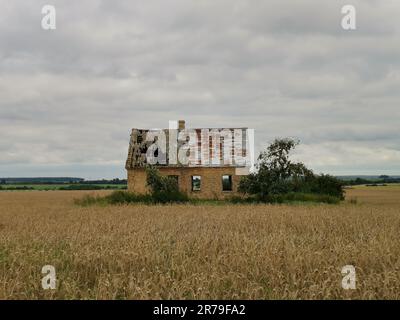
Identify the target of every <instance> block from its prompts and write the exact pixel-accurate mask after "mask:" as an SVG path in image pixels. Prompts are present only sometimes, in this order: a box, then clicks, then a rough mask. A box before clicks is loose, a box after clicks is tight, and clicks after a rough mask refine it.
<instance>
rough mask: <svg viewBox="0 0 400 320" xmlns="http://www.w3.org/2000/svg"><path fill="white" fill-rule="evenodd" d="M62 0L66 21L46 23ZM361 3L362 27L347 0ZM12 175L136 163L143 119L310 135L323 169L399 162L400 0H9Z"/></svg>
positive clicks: (5, 87) (1, 85)
mask: <svg viewBox="0 0 400 320" xmlns="http://www.w3.org/2000/svg"><path fill="white" fill-rule="evenodd" d="M45 4H51V5H54V6H55V8H56V12H57V20H56V22H57V25H56V26H57V29H56V30H43V29H42V28H41V19H42V17H43V15H42V13H41V10H42V6H43V5H45ZM345 4H352V5H354V6H355V7H356V10H357V30H355V31H345V30H343V29H342V27H341V19H342V17H343V15H342V14H341V8H342V6H343V5H345ZM0 7H1V9H2V10H1V19H0V137H1V138H0V176H2V177H17V176H79V177H84V178H103V177H104V178H112V177H120V178H122V177H125V171H124V162H125V159H126V155H127V149H128V142H129V134H130V129H131V128H133V127H144V128H146V127H150V128H151V127H168V120H172V119H186V123H187V126H191V127H225V126H226V127H235V126H237V127H244V126H247V127H249V128H254V129H255V138H256V150H259V149H260V148H262V147H263V146H265V145H266V144H267V143H268V142H270V141H271V140H272V139H274V138H275V137H286V136H291V137H297V138H299V139H300V140H301V146H300V147H299V148H298V150H297V152H296V155H295V156H296V158H297V159H300V160H302V161H304V162H305V163H306V164H307V165H308V166H309V167H311V168H312V169H314V171H315V172H317V173H319V172H325V173H331V174H338V175H340V174H383V173H386V174H400V129H399V119H400V105H399V102H400V20H399V18H398V17H399V15H400V2H399V1H398V0H385V1H380V0H362V1H358V0H349V1H337V0H323V1H321V0H298V1H293V0H264V1H258V0H251V1H250V0H248V1H236V0H201V1H199V0H158V1H155V0H146V1H135V0H117V1H109V0H86V1H77V0H69V1H67V0H52V1H49V0H46V1H41V0H30V1H27V0H13V1H10V0H0Z"/></svg>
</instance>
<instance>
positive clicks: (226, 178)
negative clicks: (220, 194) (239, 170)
mask: <svg viewBox="0 0 400 320" xmlns="http://www.w3.org/2000/svg"><path fill="white" fill-rule="evenodd" d="M222 191H232V176H230V175H223V176H222Z"/></svg>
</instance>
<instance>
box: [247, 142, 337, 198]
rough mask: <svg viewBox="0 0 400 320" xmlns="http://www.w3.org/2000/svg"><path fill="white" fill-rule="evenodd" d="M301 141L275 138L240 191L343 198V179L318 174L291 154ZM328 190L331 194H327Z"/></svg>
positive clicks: (259, 158)
mask: <svg viewBox="0 0 400 320" xmlns="http://www.w3.org/2000/svg"><path fill="white" fill-rule="evenodd" d="M298 144H299V141H298V140H294V139H291V138H284V139H275V140H274V141H273V142H272V143H271V144H270V145H269V146H268V147H267V149H266V150H265V151H263V152H261V153H260V155H259V157H258V159H257V164H256V172H255V173H251V174H250V175H248V176H246V177H244V178H243V179H242V180H241V181H240V183H239V191H240V192H242V193H245V194H250V195H256V196H257V197H258V198H259V199H267V198H269V197H275V196H278V195H284V194H287V193H289V192H302V193H318V194H329V195H334V196H337V197H340V198H342V197H343V189H342V185H341V183H340V181H339V180H338V179H336V178H334V177H332V176H327V175H325V176H324V175H322V176H316V175H314V173H313V172H312V171H311V170H310V169H308V168H307V167H306V166H305V165H304V164H303V163H301V162H293V161H292V160H290V153H291V151H293V150H294V149H295V147H296V146H297V145H298ZM325 192H327V193H325Z"/></svg>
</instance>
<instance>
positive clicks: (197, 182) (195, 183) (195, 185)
mask: <svg viewBox="0 0 400 320" xmlns="http://www.w3.org/2000/svg"><path fill="white" fill-rule="evenodd" d="M200 190H201V176H192V191H200Z"/></svg>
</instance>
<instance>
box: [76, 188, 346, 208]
mask: <svg viewBox="0 0 400 320" xmlns="http://www.w3.org/2000/svg"><path fill="white" fill-rule="evenodd" d="M132 203H141V204H147V205H153V204H171V203H188V204H193V205H226V204H262V203H282V204H302V203H328V204H338V203H340V199H339V198H337V197H334V196H330V195H321V194H306V193H289V194H283V195H276V196H270V197H266V198H263V199H259V198H256V197H239V196H233V197H231V198H228V199H224V200H215V199H190V198H189V197H188V196H187V195H185V194H183V193H181V192H177V193H174V192H170V193H167V194H166V193H161V192H160V193H152V194H134V193H132V192H128V191H114V192H113V193H111V194H109V195H106V196H96V195H95V196H93V195H85V196H84V197H83V198H80V199H75V204H77V205H81V206H90V205H121V204H122V205H123V204H132Z"/></svg>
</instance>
